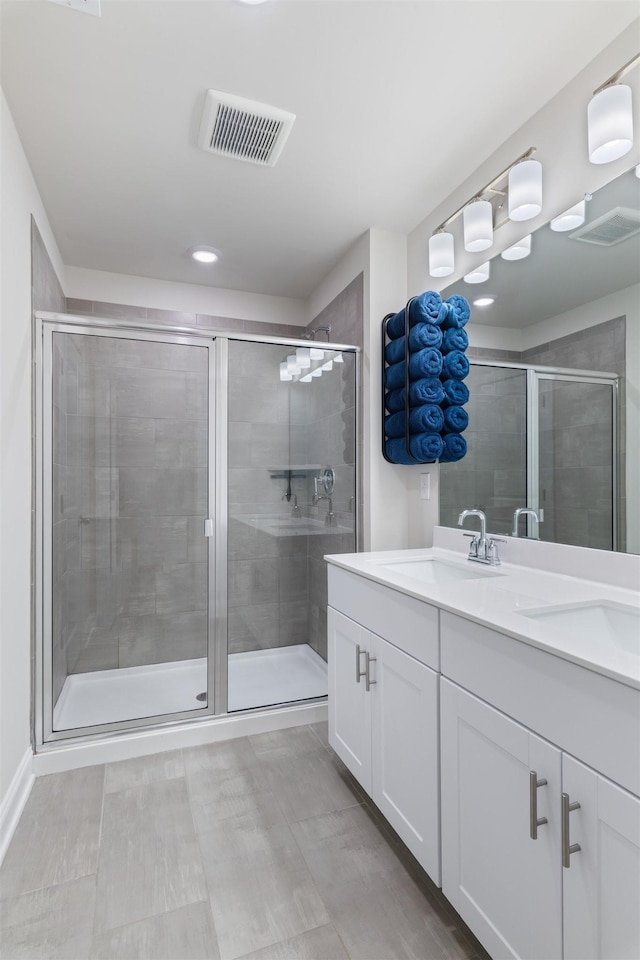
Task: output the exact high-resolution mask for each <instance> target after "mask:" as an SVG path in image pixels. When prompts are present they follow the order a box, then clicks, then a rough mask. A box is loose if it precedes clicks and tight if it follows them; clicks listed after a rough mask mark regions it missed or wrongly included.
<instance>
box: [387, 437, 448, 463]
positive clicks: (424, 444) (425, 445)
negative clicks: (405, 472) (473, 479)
mask: <svg viewBox="0 0 640 960" xmlns="http://www.w3.org/2000/svg"><path fill="white" fill-rule="evenodd" d="M384 449H385V453H386V455H387V456H388V457H389V459H390V460H392V461H393V462H394V463H405V464H411V463H414V462H415V461H416V460H418V461H419V462H420V463H432V462H433V461H434V460H438V459H439V458H440V456H441V454H442V451H443V449H444V444H443V442H442V439H441V438H440V434H438V433H416V434H414V436H412V437H411V439H410V440H409V449H410V450H411V453H412V454H413V459H412V457H410V456H409V455H408V454H407V445H406V443H405V441H404V438H402V439H398V440H387V441H386V442H385V445H384Z"/></svg>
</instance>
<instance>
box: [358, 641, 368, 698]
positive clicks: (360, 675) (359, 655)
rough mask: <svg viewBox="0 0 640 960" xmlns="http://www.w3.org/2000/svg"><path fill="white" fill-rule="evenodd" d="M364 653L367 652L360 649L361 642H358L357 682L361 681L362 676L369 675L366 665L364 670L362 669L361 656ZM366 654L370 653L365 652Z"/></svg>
mask: <svg viewBox="0 0 640 960" xmlns="http://www.w3.org/2000/svg"><path fill="white" fill-rule="evenodd" d="M363 653H365V651H364V650H361V649H360V644H359V643H356V683H360V678H361V677H366V675H367V670H366V667H365V669H364V670H363V671H362V672H361V671H360V657H361V656H362V654H363ZM365 656H368V654H367V653H365ZM368 689H369V688H368V687H367V690H368Z"/></svg>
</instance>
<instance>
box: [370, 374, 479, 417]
mask: <svg viewBox="0 0 640 960" xmlns="http://www.w3.org/2000/svg"><path fill="white" fill-rule="evenodd" d="M451 382H452V383H457V384H459V385H460V386H464V384H462V383H461V382H460V381H459V380H452V381H451ZM466 389H467V388H466V387H465V390H466ZM468 399H469V393H468V391H467V400H468ZM444 400H445V392H444V386H443V385H442V383H441V382H440V380H438V378H437V377H423V378H422V379H421V380H415V381H414V382H413V383H412V384H411V386H410V387H409V403H410V404H411V406H412V407H417V406H418V405H419V404H421V403H443V402H444ZM405 401H406V392H405V390H404V388H403V389H402V390H391V391H390V392H389V393H388V394H387V396H386V401H385V405H386V408H387V410H388V411H389V413H397V412H398V410H404V405H405ZM462 402H465V401H462Z"/></svg>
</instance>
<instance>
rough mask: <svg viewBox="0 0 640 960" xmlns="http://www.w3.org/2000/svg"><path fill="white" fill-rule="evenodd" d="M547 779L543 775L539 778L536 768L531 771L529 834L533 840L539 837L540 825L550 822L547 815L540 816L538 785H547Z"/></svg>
mask: <svg viewBox="0 0 640 960" xmlns="http://www.w3.org/2000/svg"><path fill="white" fill-rule="evenodd" d="M546 785H547V780H546V779H545V778H544V777H541V778H540V780H538V774H537V772H536V771H535V770H530V771H529V836H530V837H531V839H532V840H537V839H538V827H541V826H542V825H543V823H549V821H548V820H547V818H546V817H539V816H538V787H546Z"/></svg>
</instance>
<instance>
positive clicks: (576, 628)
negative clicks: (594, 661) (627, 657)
mask: <svg viewBox="0 0 640 960" xmlns="http://www.w3.org/2000/svg"><path fill="white" fill-rule="evenodd" d="M518 613H519V614H520V615H521V616H523V617H529V618H530V619H531V620H536V621H537V622H538V623H541V624H546V625H548V626H549V627H552V628H553V629H554V630H555V631H562V632H564V633H566V634H571V635H572V636H573V637H574V638H575V640H576V641H578V642H579V643H580V644H585V645H588V644H592V643H596V642H602V641H605V642H608V643H610V644H613V645H614V646H616V647H619V648H620V649H621V650H625V651H626V652H628V653H635V654H636V655H639V654H640V610H639V609H637V608H636V607H628V606H625V605H624V604H620V603H612V602H610V601H608V600H590V601H585V602H584V603H572V604H566V605H563V606H553V607H546V608H538V609H536V610H527V611H526V612H525V611H522V610H519V611H518Z"/></svg>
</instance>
